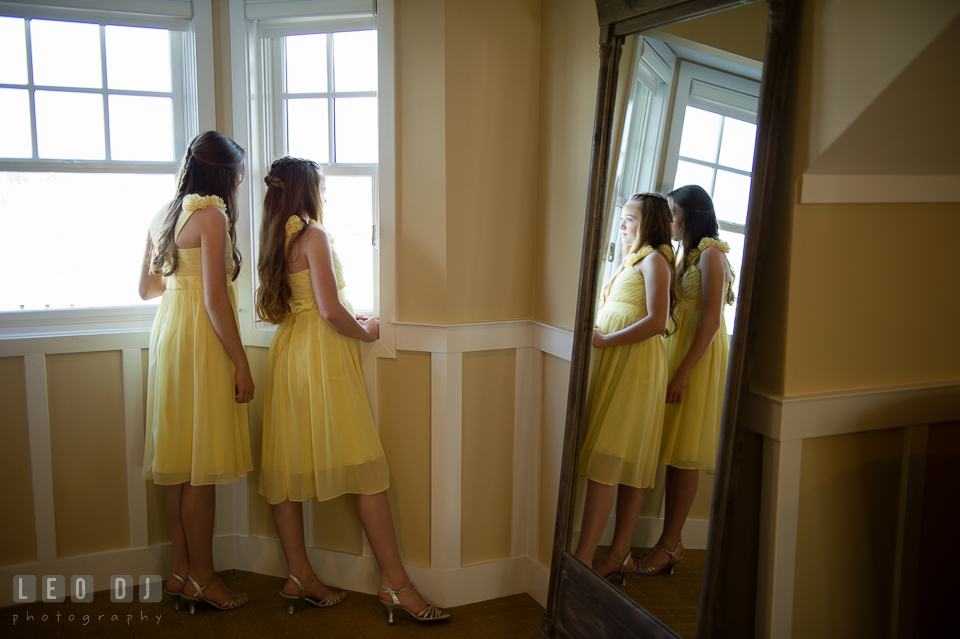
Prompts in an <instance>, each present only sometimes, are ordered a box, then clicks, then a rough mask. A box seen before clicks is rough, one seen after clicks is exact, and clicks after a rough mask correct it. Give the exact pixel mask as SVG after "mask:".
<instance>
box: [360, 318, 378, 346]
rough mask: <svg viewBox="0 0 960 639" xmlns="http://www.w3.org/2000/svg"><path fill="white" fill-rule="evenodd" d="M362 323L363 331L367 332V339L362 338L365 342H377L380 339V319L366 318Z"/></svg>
mask: <svg viewBox="0 0 960 639" xmlns="http://www.w3.org/2000/svg"><path fill="white" fill-rule="evenodd" d="M358 321H359V322H360V326H362V327H363V330H364V331H366V334H367V335H366V337H363V338H361V339H362V340H363V341H365V342H375V341H377V340H378V339H380V318H379V317H364V318H363V319H361V320H358Z"/></svg>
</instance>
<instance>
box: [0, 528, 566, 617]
mask: <svg viewBox="0 0 960 639" xmlns="http://www.w3.org/2000/svg"><path fill="white" fill-rule="evenodd" d="M213 554H214V566H215V567H216V569H217V570H218V571H223V570H230V569H237V570H245V571H248V572H255V573H258V574H261V575H272V576H274V577H286V575H287V564H286V561H285V560H284V558H283V549H282V548H281V547H280V542H279V541H278V540H276V539H268V538H265V537H252V536H250V537H247V536H240V535H219V536H216V537H214V539H213ZM307 555H308V556H309V558H310V563H311V564H312V565H313V567H314V569H315V570H316V571H317V574H318V575H320V576H321V579H322V580H323V581H324V582H325V583H327V584H330V585H334V586H337V587H340V588H345V589H347V590H353V591H355V592H363V593H367V594H376V592H377V589H378V588H379V585H380V571H379V570H378V568H377V562H376V560H374V558H373V557H363V556H361V555H352V554H349V553H342V552H335V551H329V550H323V549H321V548H307ZM172 561H173V557H172V550H171V547H170V544H169V543H167V544H157V545H155V546H149V547H146V548H125V549H122V550H112V551H108V552H102V553H95V554H90V555H82V556H79V557H67V558H63V559H55V560H52V561H46V562H33V563H27V564H19V565H15V566H4V567H2V568H0V608H3V607H7V606H13V605H16V601H14V598H13V594H14V593H13V583H14V577H15V576H16V575H33V576H35V577H37V587H38V590H37V594H38V600H39V586H40V577H42V576H43V575H63V576H64V577H65V578H66V582H67V593H66V596H68V597H69V596H70V594H71V593H70V577H71V576H72V575H91V576H92V577H93V588H94V590H95V591H103V590H106V589H107V588H108V584H109V580H110V577H111V576H113V575H130V576H132V577H133V578H134V580H136V579H139V577H140V575H160V576H161V577H166V576H167V573H168V571H169V569H170V564H171V562H172ZM406 569H407V573H408V574H409V575H410V579H411V580H412V581H413V582H414V583H415V584H416V585H417V588H418V589H419V590H420V591H421V592H422V593H423V595H424V596H425V597H426V598H427V599H429V600H430V601H431V602H432V603H435V604H437V605H438V606H441V607H451V606H463V605H466V604H471V603H476V602H478V601H488V600H490V599H497V598H499V597H507V596H510V595H516V594H520V593H524V592H526V593H529V594H530V596H532V597H533V598H534V599H536V600H537V602H539V603H540V605H542V606H545V605H546V601H547V587H548V581H549V575H550V571H549V569H548V568H547V567H545V566H542V565H541V564H540V563H539V562H537V561H535V560H532V559H530V558H529V557H514V558H510V559H502V560H499V561H489V562H485V563H482V564H476V565H473V566H464V567H462V568H456V569H454V570H435V569H431V568H428V567H424V566H406ZM88 587H89V586H88ZM97 596H104V597H105V596H106V595H105V594H103V595H97Z"/></svg>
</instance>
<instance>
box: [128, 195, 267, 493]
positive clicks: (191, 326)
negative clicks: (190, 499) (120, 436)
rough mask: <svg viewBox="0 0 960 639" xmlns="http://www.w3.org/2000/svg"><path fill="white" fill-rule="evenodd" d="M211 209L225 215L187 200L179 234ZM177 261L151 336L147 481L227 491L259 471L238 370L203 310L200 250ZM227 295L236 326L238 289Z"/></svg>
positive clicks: (209, 201) (210, 200) (208, 200)
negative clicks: (211, 486) (240, 394)
mask: <svg viewBox="0 0 960 639" xmlns="http://www.w3.org/2000/svg"><path fill="white" fill-rule="evenodd" d="M208 205H214V206H219V207H220V208H221V209H225V207H224V206H223V202H222V201H221V200H220V198H218V197H216V196H208V197H199V196H196V195H192V196H187V197H186V198H184V202H183V212H182V213H181V214H180V219H179V220H178V222H177V227H176V231H175V233H176V234H179V232H180V229H181V228H183V225H184V223H186V221H187V220H188V219H189V217H190V215H191V214H192V213H193V211H195V210H197V209H199V208H204V207H206V206H208ZM228 241H229V240H228ZM227 256H228V257H227V261H228V267H229V268H228V269H227V272H228V273H229V272H230V271H231V270H232V268H233V267H232V264H230V259H229V256H230V253H229V252H227ZM178 260H179V266H178V268H177V271H176V272H175V273H174V274H173V275H171V276H170V277H167V278H165V286H166V288H165V290H164V293H163V298H162V299H161V301H160V306H159V308H158V309H157V314H156V316H155V317H154V320H153V328H152V329H151V331H150V350H149V356H148V359H149V364H148V373H147V413H146V431H145V433H144V455H143V478H144V479H151V480H153V482H154V483H157V484H167V485H170V484H181V483H184V482H190V483H191V484H193V485H194V486H199V485H204V484H226V483H230V482H233V481H236V480H237V478H239V477H242V476H243V475H245V474H246V473H247V472H249V471H251V470H253V459H252V457H251V455H250V432H249V430H248V426H247V405H246V404H238V403H237V402H236V401H235V398H236V379H235V375H236V367H235V366H234V365H233V361H232V360H231V359H230V356H229V355H227V351H226V350H225V349H224V347H223V344H222V343H221V342H220V338H219V337H217V333H216V331H214V329H213V324H212V323H211V322H210V316H209V315H207V309H206V306H204V303H203V273H202V271H201V259H200V249H199V248H193V249H178ZM227 294H228V297H229V299H230V306H231V307H232V308H233V309H234V319H236V308H237V304H236V294H235V292H234V288H233V285H228V286H227Z"/></svg>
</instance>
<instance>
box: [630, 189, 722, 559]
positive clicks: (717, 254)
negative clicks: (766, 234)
mask: <svg viewBox="0 0 960 639" xmlns="http://www.w3.org/2000/svg"><path fill="white" fill-rule="evenodd" d="M668 199H669V202H670V211H671V212H672V213H673V239H675V240H679V241H680V245H681V248H682V250H683V254H682V256H681V259H680V261H679V264H678V265H677V281H678V282H679V283H680V299H679V301H678V303H677V312H676V318H675V319H676V322H677V326H676V331H674V332H673V334H672V335H670V337H668V338H667V340H666V345H667V361H668V363H669V370H670V375H671V377H670V383H669V385H668V386H667V393H666V396H667V408H666V411H665V413H664V419H663V438H662V440H661V445H660V461H661V462H662V463H664V464H667V474H666V484H665V487H664V488H665V490H666V508H665V512H664V523H663V532H662V533H661V535H660V539H659V540H658V541H657V544H656V546H655V547H654V549H653V550H652V551H651V552H650V554H648V555H647V556H646V557H645V558H644V559H643V561H642V562H641V563H640V565H639V566H638V567H637V572H639V573H641V574H644V575H655V574H657V573H658V572H660V571H661V570H663V569H664V568H665V567H669V570H670V571H671V572H672V571H673V566H674V565H675V564H676V563H677V562H678V561H680V560H681V559H682V558H683V542H682V541H681V540H680V533H681V532H682V530H683V524H684V522H685V521H686V520H687V515H688V514H689V512H690V507H691V506H692V505H693V499H694V497H696V495H697V483H698V480H699V477H700V469H701V468H705V469H708V470H712V469H713V468H714V465H715V463H716V457H717V435H718V433H719V430H720V410H721V408H722V405H723V389H724V384H725V383H726V379H727V357H728V355H729V352H730V344H729V341H728V338H727V326H726V323H725V322H724V319H723V305H724V303H726V304H732V303H733V291H732V290H730V285H731V284H732V283H733V270H732V269H731V268H730V264H729V262H728V261H727V258H726V255H725V253H727V252H728V251H729V250H730V247H729V246H728V245H727V243H726V242H722V241H721V240H720V230H719V226H718V225H717V215H716V212H715V211H714V209H713V201H712V200H711V199H710V196H709V195H707V192H706V191H704V190H703V189H702V188H701V187H699V186H696V185H690V186H682V187H680V188H679V189H677V190H675V191H673V192H671V193H670V195H669V198H668Z"/></svg>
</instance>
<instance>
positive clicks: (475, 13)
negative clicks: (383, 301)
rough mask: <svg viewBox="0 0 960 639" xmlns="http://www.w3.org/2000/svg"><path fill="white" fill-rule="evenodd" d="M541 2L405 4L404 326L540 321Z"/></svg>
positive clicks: (400, 248) (401, 72) (400, 84)
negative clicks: (536, 301) (536, 293)
mask: <svg viewBox="0 0 960 639" xmlns="http://www.w3.org/2000/svg"><path fill="white" fill-rule="evenodd" d="M539 33H540V3H539V2H537V1H535V0H523V1H522V2H517V1H511V0H497V1H490V2H482V3H481V2H470V1H464V0H449V1H447V2H439V1H436V2H433V1H431V2H422V3H399V5H398V8H397V52H396V57H397V66H396V69H397V116H398V117H397V123H398V128H399V131H398V132H397V141H398V155H399V157H398V165H399V166H398V178H399V180H398V181H399V188H398V221H397V228H398V234H397V238H398V245H397V293H398V295H397V297H398V300H397V304H398V311H397V314H398V319H400V320H402V321H417V322H434V323H463V322H478V321H493V320H505V319H516V318H527V317H531V316H532V315H533V289H534V282H533V259H534V258H533V255H534V253H533V250H532V246H533V244H534V241H535V240H534V226H535V221H536V216H535V213H534V212H535V208H536V181H537V117H538V90H537V78H538V74H539V63H540V62H539V53H540V48H539Z"/></svg>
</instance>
